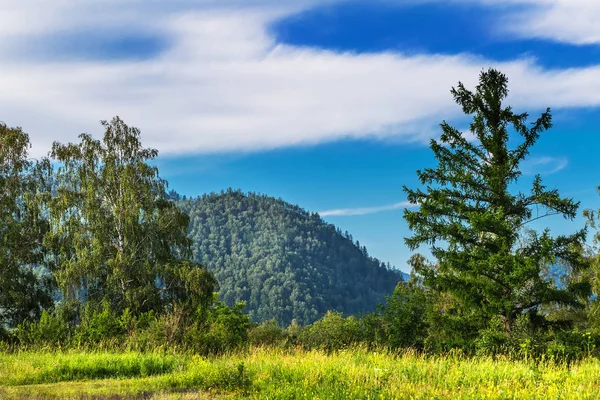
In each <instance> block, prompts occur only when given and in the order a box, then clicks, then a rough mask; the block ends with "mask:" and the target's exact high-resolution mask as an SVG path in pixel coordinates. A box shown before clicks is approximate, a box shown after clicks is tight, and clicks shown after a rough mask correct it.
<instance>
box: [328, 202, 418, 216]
mask: <svg viewBox="0 0 600 400" xmlns="http://www.w3.org/2000/svg"><path fill="white" fill-rule="evenodd" d="M411 207H415V205H414V204H411V203H409V202H408V201H402V202H400V203H394V204H389V205H385V206H379V207H363V208H341V209H337V210H327V211H320V212H319V215H320V216H321V217H332V216H336V217H339V216H353V215H368V214H377V213H380V212H384V211H392V210H399V209H402V208H411Z"/></svg>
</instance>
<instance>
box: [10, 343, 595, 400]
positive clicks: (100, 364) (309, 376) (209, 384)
mask: <svg viewBox="0 0 600 400" xmlns="http://www.w3.org/2000/svg"><path fill="white" fill-rule="evenodd" d="M142 396H143V397H146V398H149V397H150V396H153V397H152V398H159V399H180V398H181V399H191V398H215V397H228V398H229V397H231V398H264V399H274V398H277V399H296V398H307V399H315V398H321V399H345V398H352V399H391V398H399V399H411V398H412V399H436V398H438V399H451V398H452V399H453V398H463V399H558V398H560V399H597V398H600V362H599V361H597V360H592V359H590V360H585V361H582V362H579V363H575V364H572V365H570V366H568V365H566V364H561V363H558V364H555V363H553V362H535V363H534V362H523V361H510V360H504V359H499V360H498V359H497V360H493V359H491V358H462V357H455V356H445V357H426V356H420V355H416V354H413V353H410V352H409V353H404V354H396V355H395V354H390V353H388V352H381V351H380V352H372V351H367V350H365V349H353V350H346V351H341V352H338V353H335V354H330V355H328V354H325V353H322V352H318V351H311V352H304V351H292V352H290V351H283V350H276V349H253V350H251V351H249V352H246V353H239V354H232V355H227V356H222V357H217V358H213V359H207V358H203V357H199V356H194V355H189V354H177V355H168V354H140V353H122V354H118V353H115V354H111V353H106V352H98V353H89V352H88V353H81V352H76V353H75V352H74V353H40V352H37V353H33V352H25V353H14V354H2V355H0V398H19V399H20V398H23V399H25V398H61V399H62V398H121V397H125V398H127V397H132V398H133V397H142Z"/></svg>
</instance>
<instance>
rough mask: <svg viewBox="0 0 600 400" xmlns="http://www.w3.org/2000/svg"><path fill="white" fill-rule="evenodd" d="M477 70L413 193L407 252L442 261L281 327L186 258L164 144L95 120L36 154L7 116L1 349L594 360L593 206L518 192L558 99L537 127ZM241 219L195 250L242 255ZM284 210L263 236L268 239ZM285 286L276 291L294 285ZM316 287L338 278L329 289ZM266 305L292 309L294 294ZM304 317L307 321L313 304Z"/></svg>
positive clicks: (491, 76) (546, 193)
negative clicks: (366, 301) (283, 350)
mask: <svg viewBox="0 0 600 400" xmlns="http://www.w3.org/2000/svg"><path fill="white" fill-rule="evenodd" d="M479 78H480V79H479V84H478V86H477V87H476V88H475V90H474V91H470V90H468V89H466V88H465V87H464V86H463V85H462V84H459V85H458V86H457V87H456V88H453V89H452V91H451V93H452V95H453V97H454V99H455V101H456V102H457V104H458V105H460V106H461V108H462V109H463V111H464V112H465V114H467V115H470V116H472V123H471V125H470V133H471V134H470V135H469V136H466V135H465V134H464V133H463V132H461V131H459V130H458V129H456V128H454V127H452V126H450V125H449V124H447V123H445V122H443V123H442V124H441V128H442V134H441V136H440V138H439V139H434V140H432V141H431V144H430V147H431V150H432V152H433V154H434V156H435V159H436V162H437V165H436V166H435V167H434V168H428V169H423V170H419V171H418V172H417V174H418V176H419V179H420V181H421V183H422V186H423V187H422V188H417V189H410V188H406V187H405V188H404V189H405V192H406V193H407V196H408V200H409V201H410V202H411V203H413V204H415V205H418V207H416V208H414V209H411V210H405V215H404V217H405V219H406V221H407V222H408V224H409V227H410V229H411V230H412V232H413V234H412V236H411V237H408V238H406V244H407V245H408V246H409V247H410V248H411V249H412V250H415V249H417V248H418V247H420V246H427V247H429V248H430V249H431V253H432V255H433V258H434V260H433V261H428V260H426V259H425V257H423V256H422V255H419V254H415V255H414V256H413V257H412V258H411V265H412V268H413V273H412V275H411V279H410V280H409V281H408V282H400V283H398V284H397V286H396V288H395V290H394V292H393V294H392V295H390V296H389V297H387V298H386V300H385V302H384V303H383V304H382V305H381V306H379V308H378V310H377V311H376V312H374V313H366V314H362V315H359V316H349V317H344V316H343V315H342V314H340V313H336V312H328V313H326V314H325V316H324V317H323V318H322V319H319V320H317V321H315V322H313V323H312V324H309V325H304V326H301V325H299V324H298V323H297V321H294V320H292V321H291V323H290V324H289V325H288V324H282V325H283V326H282V327H280V325H279V323H278V321H277V320H271V321H264V322H263V323H262V324H260V325H257V324H256V323H253V322H251V319H250V318H249V316H248V315H247V314H245V313H244V303H238V304H229V305H226V304H224V303H222V302H220V301H219V299H218V298H217V297H216V296H215V295H214V292H215V291H216V290H217V287H218V286H217V281H216V279H215V278H214V276H213V275H212V274H211V273H210V272H209V271H208V270H207V269H206V268H205V267H204V266H203V265H202V264H201V263H199V262H198V260H194V258H193V254H192V253H193V250H194V249H193V246H192V241H191V239H190V238H189V237H188V235H187V234H188V226H189V222H190V220H189V217H188V216H187V215H186V214H185V212H183V211H182V210H180V209H179V208H178V207H177V206H176V205H175V203H174V202H172V201H170V199H169V194H167V192H166V188H167V185H166V182H165V181H163V180H161V179H160V177H159V175H158V171H157V169H156V168H155V167H152V166H151V165H150V164H149V163H148V161H149V160H152V159H153V158H154V157H156V154H157V153H156V150H153V149H145V148H143V147H142V146H141V143H140V132H139V131H138V130H137V129H135V128H131V127H128V126H127V125H126V124H125V123H123V121H121V120H120V119H118V118H115V119H113V120H112V121H111V122H103V126H104V128H105V135H104V138H103V139H102V140H96V139H94V138H93V137H91V136H89V135H82V136H81V137H80V142H79V143H77V144H68V145H63V144H59V143H55V144H54V145H53V147H52V151H51V152H50V158H49V159H43V160H40V161H31V160H29V159H28V158H27V149H28V147H29V141H28V137H27V135H26V134H25V133H23V132H22V131H21V129H19V128H9V127H7V126H5V125H1V126H0V132H1V134H0V188H1V190H0V221H1V225H0V240H1V242H0V268H2V270H1V273H2V279H1V281H0V318H1V323H2V334H3V340H4V342H5V343H6V346H8V347H11V346H12V347H13V348H14V347H17V348H21V347H22V346H33V347H39V346H47V347H51V348H55V347H60V348H72V347H78V348H85V347H93V348H98V347H102V346H109V347H110V348H113V349H135V350H143V351H147V350H157V349H165V350H166V349H169V350H173V349H180V350H186V351H194V352H197V353H201V354H216V353H221V352H223V351H229V350H235V349H242V348H244V347H246V346H248V345H252V344H254V345H270V346H281V347H288V346H293V347H295V346H301V347H305V348H321V349H324V350H329V351H334V350H337V349H341V348H344V347H348V346H353V345H357V344H360V345H362V346H368V347H373V348H377V347H388V348H391V349H402V348H412V349H416V350H418V351H424V352H428V353H438V352H441V353H444V352H449V351H459V352H464V353H467V354H486V355H497V354H502V355H508V356H515V357H524V358H530V357H542V356H543V357H549V358H552V359H573V358H579V357H584V356H591V355H594V356H597V355H599V351H600V350H599V345H600V319H599V315H600V313H598V307H599V305H600V300H599V297H598V294H599V293H600V285H599V284H598V282H600V280H599V279H598V275H599V271H600V257H599V255H598V254H599V252H598V250H597V249H595V248H593V247H588V246H587V244H586V243H587V242H586V240H587V234H588V230H590V229H595V226H596V223H595V222H596V219H597V215H596V213H594V212H592V211H589V210H588V211H586V212H585V216H586V217H587V219H588V223H587V226H585V227H581V229H580V230H579V231H577V232H575V233H574V234H573V235H562V236H552V235H551V234H550V231H549V229H545V230H543V231H542V232H537V231H535V230H534V229H532V228H531V224H530V223H531V222H533V221H538V220H540V219H543V218H545V217H548V216H551V215H558V216H562V217H564V218H566V219H574V218H575V217H576V216H577V215H578V213H579V212H580V210H579V209H578V208H579V203H578V202H576V201H575V200H573V199H569V198H564V197H562V196H561V195H560V194H559V192H558V191H557V190H554V189H548V188H547V187H546V186H545V185H544V184H543V182H542V179H541V177H539V176H537V177H535V178H534V179H533V180H532V182H531V189H530V191H528V192H520V191H519V190H516V189H515V183H517V182H522V180H521V171H520V168H519V166H520V164H521V163H522V162H523V160H525V159H527V157H528V155H529V153H530V150H531V148H532V146H534V145H535V144H536V142H537V141H538V140H539V138H540V136H541V134H542V133H543V132H544V131H546V130H547V129H549V128H550V127H551V125H552V119H551V114H550V110H549V109H548V110H546V111H545V112H544V113H542V115H541V116H540V117H539V118H538V119H536V120H535V121H533V123H529V122H528V114H526V113H523V114H516V113H515V112H514V111H513V109H512V108H511V107H507V106H505V105H503V101H504V100H505V98H506V97H507V95H508V81H507V79H506V77H505V76H504V75H503V74H501V73H500V72H498V71H496V70H493V69H491V70H488V71H484V72H482V73H481V75H480V77H479ZM519 187H522V185H520V186H519ZM171 195H172V194H171ZM236 198H238V199H239V201H237V200H235V199H236ZM205 200H209V198H206V199H205ZM213 200H214V199H213ZM187 201H191V203H189V204H190V205H191V204H194V202H197V199H193V200H187ZM224 201H225V203H226V204H225V205H223V204H220V203H219V201H215V204H214V205H211V207H216V208H219V207H222V208H223V212H222V213H218V212H217V213H216V215H217V216H219V218H225V212H224V210H225V208H230V209H231V208H238V209H239V210H238V211H241V212H242V214H243V212H244V207H250V208H251V207H252V203H251V202H250V203H248V202H245V201H243V199H242V198H241V197H240V194H239V193H236V192H232V193H230V194H229V197H228V198H226V199H225V200H224ZM227 202H229V203H228V205H227ZM266 204H277V202H274V201H272V200H268V199H267V201H266ZM256 207H257V208H260V207H259V206H258V205H257V206H256ZM261 207H262V206H261ZM269 207H271V206H270V205H269V206H268V207H266V208H265V209H266V210H268V209H270V208H269ZM184 208H185V207H184ZM191 211H192V209H191V208H190V212H191ZM246 211H247V210H246ZM296 211H298V212H297V214H298V215H299V217H301V218H304V219H308V220H310V219H315V220H316V219H318V216H315V215H312V214H306V213H303V212H302V211H301V210H296ZM261 212H262V211H261ZM286 212H295V211H294V209H293V208H290V209H287V210H286ZM238 214H239V213H238ZM194 218H199V217H198V216H194ZM209 218H211V217H209V216H208V215H207V216H206V217H200V218H199V221H203V223H204V222H205V219H209ZM240 221H246V220H245V219H243V218H241V219H236V218H233V219H232V222H231V223H230V224H229V225H228V224H227V223H226V224H225V225H223V226H227V227H228V228H227V229H230V230H231V231H232V232H233V233H235V234H236V235H238V236H235V235H233V236H230V237H231V241H232V242H231V243H226V244H224V245H222V246H221V245H219V246H221V247H220V248H217V247H216V244H214V243H213V244H212V245H213V246H214V247H215V249H211V247H210V246H211V243H212V242H210V241H209V242H199V243H200V246H201V247H200V248H197V249H195V250H196V251H197V252H198V253H200V254H201V255H200V257H202V254H203V253H208V254H214V255H215V256H219V257H222V258H226V257H228V256H229V257H230V258H226V260H225V261H227V262H232V263H233V262H235V260H234V258H233V254H234V253H233V252H222V250H221V249H228V248H229V249H232V248H233V247H234V246H236V248H237V247H239V249H240V254H241V253H243V252H246V253H248V252H250V250H251V249H247V248H244V244H243V243H246V241H245V239H244V236H245V235H251V234H252V232H253V231H254V230H256V226H254V227H253V231H250V230H249V229H246V228H244V229H238V228H237V226H238V224H241V222H240ZM259 221H261V223H267V221H269V220H268V219H267V218H266V217H265V218H261V219H259ZM282 221H283V222H282V225H281V227H279V228H276V229H275V230H274V231H273V235H272V236H269V237H265V238H262V239H261V240H264V241H266V242H270V243H272V245H273V246H274V247H275V246H276V245H277V244H278V243H279V241H280V240H281V238H280V237H279V236H278V235H277V234H276V233H277V232H279V231H280V230H281V229H284V227H283V225H284V222H285V221H286V220H285V219H284V220H282ZM244 223H245V222H244ZM209 224H212V222H209ZM217 225H218V224H216V223H215V224H214V226H217ZM221 225H222V224H221ZM197 229H201V228H197ZM323 232H326V231H318V230H317V231H315V232H314V234H313V233H311V235H307V237H311V238H312V237H315V235H317V236H318V235H319V234H321V233H323ZM230 233H231V232H230ZM193 234H194V231H193V230H192V235H193ZM207 234H208V235H209V237H210V235H211V234H213V235H215V233H213V232H207ZM338 234H339V233H338ZM285 237H286V236H284V238H285ZM290 237H291V236H290ZM596 239H597V240H600V235H598V234H596ZM211 240H212V239H211ZM215 240H217V239H215ZM219 240H223V239H222V238H220V239H219ZM234 240H235V241H236V243H233V241H234ZM336 240H337V239H336ZM345 240H347V239H345ZM215 243H216V242H215ZM353 246H354V244H353ZM313 247H314V248H316V249H319V246H318V245H317V246H313ZM284 249H285V248H284ZM282 252H285V250H282ZM363 253H364V254H363V255H364V256H365V257H366V256H367V254H366V251H363ZM264 254H265V257H266V258H267V259H268V256H267V254H266V253H264ZM242 260H243V262H244V263H245V264H243V265H244V267H243V268H238V269H236V270H235V271H236V272H235V273H237V272H239V271H243V270H244V269H248V268H252V267H253V266H252V265H250V263H254V262H256V263H260V262H261V260H259V259H252V258H251V257H247V258H245V259H244V258H243V259H242ZM325 260H327V257H325ZM200 261H202V262H204V261H205V260H203V259H201V260H200ZM206 261H210V260H206ZM268 262H273V263H276V262H278V261H277V260H274V259H273V260H270V259H268ZM290 265H292V264H290ZM316 265H317V264H315V266H316ZM323 265H324V264H323ZM321 267H322V266H321ZM380 267H381V266H380ZM300 268H302V266H300ZM330 268H334V269H337V268H341V267H338V265H337V264H335V263H334V266H333V267H331V266H330ZM383 269H384V270H385V269H386V268H383ZM290 270H291V268H290ZM357 270H359V269H357ZM273 271H274V272H276V270H275V269H273ZM283 271H287V269H285V268H284V269H283ZM557 272H558V274H557ZM336 276H338V275H331V277H332V278H328V279H333V278H335V277H336ZM225 278H227V276H225ZM238 278H239V277H237V276H233V277H232V279H236V280H237V279H238ZM269 278H270V276H269V275H268V274H267V275H266V276H263V277H262V278H261V279H265V280H268V279H269ZM283 278H285V273H284V277H283ZM239 279H241V280H242V282H244V281H243V278H239ZM246 282H247V283H248V284H250V282H248V281H246ZM282 282H283V284H282V286H283V287H275V286H273V287H274V289H275V290H284V289H285V282H286V281H285V280H283V281H282ZM317 282H318V279H317ZM278 285H279V283H278ZM306 285H307V287H298V288H297V290H298V291H304V293H299V294H298V296H300V295H302V296H307V293H306V292H309V293H310V290H311V289H310V288H309V287H308V285H309V283H308V282H307V283H306ZM269 288H271V287H269ZM323 288H324V289H326V290H327V288H329V289H331V288H334V289H333V290H337V291H339V293H341V291H342V289H341V288H340V287H338V286H336V285H330V286H323ZM242 289H243V288H242ZM291 290H292V292H293V290H294V288H293V287H291ZM292 292H290V293H289V295H290V296H291V295H292ZM252 293H253V292H252V291H251V290H250V291H248V292H244V291H243V290H241V291H240V289H239V288H236V287H235V285H234V295H233V297H236V296H239V297H240V298H244V296H247V297H246V301H248V302H252V301H254V300H253V298H252V296H253V294H252ZM258 293H260V295H261V296H263V294H264V293H263V291H262V290H260V291H259V292H258ZM268 293H269V291H267V296H269V294H268ZM339 293H338V294H337V295H339ZM283 294H284V295H285V296H287V295H288V293H287V292H283ZM282 296H283V295H282ZM275 298H276V299H280V298H282V297H277V296H276V297H275ZM297 298H301V297H297ZM278 301H279V300H278ZM257 304H258V302H257ZM273 307H275V309H276V308H277V307H280V308H281V309H282V310H284V312H286V313H287V312H289V310H287V309H286V307H287V305H286V304H278V303H276V304H273ZM292 307H293V304H292ZM253 311H255V313H258V312H259V311H260V308H257V309H256V310H253ZM317 311H319V310H318V309H317ZM277 312H279V311H277ZM256 315H258V314H255V316H256ZM263 315H264V316H267V314H263ZM293 315H294V311H293V309H292V313H291V314H277V313H276V314H275V315H273V317H274V318H276V319H279V320H280V321H283V322H285V319H287V318H289V317H290V316H293ZM299 315H301V316H302V315H304V318H306V320H305V321H304V322H306V321H310V319H309V318H310V317H311V314H310V313H309V314H308V316H307V315H306V314H299Z"/></svg>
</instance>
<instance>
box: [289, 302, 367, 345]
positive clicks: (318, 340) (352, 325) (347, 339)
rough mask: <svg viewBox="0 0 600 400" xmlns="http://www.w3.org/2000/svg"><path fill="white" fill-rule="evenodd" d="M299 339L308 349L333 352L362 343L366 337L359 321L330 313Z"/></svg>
mask: <svg viewBox="0 0 600 400" xmlns="http://www.w3.org/2000/svg"><path fill="white" fill-rule="evenodd" d="M299 339H300V343H301V344H302V345H303V346H304V347H306V348H313V349H321V350H326V351H333V350H341V349H344V348H347V347H349V346H351V345H353V344H357V343H360V342H362V341H363V339H364V335H363V330H362V328H361V324H360V322H359V321H358V319H356V318H355V317H353V316H350V317H348V318H344V317H343V315H342V313H340V312H334V311H328V312H327V314H325V316H324V317H323V318H322V319H321V320H319V321H317V322H315V323H314V324H312V325H309V326H307V327H306V328H304V329H303V330H302V333H301V334H300V338H299Z"/></svg>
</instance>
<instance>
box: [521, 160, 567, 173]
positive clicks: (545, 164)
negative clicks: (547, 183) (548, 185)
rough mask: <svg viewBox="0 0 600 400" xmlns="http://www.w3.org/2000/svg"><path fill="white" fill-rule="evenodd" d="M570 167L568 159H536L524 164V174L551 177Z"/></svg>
mask: <svg viewBox="0 0 600 400" xmlns="http://www.w3.org/2000/svg"><path fill="white" fill-rule="evenodd" d="M568 165H569V160H568V159H567V158H566V157H548V156H546V157H534V158H531V159H529V160H527V161H525V162H524V163H523V173H525V174H527V175H537V174H544V175H551V174H555V173H557V172H559V171H561V170H563V169H565V168H566V167H567V166H568Z"/></svg>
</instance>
